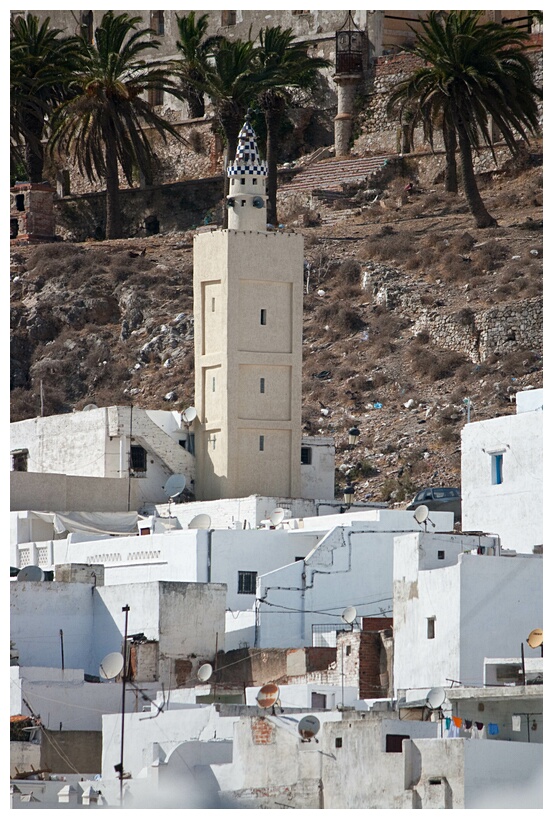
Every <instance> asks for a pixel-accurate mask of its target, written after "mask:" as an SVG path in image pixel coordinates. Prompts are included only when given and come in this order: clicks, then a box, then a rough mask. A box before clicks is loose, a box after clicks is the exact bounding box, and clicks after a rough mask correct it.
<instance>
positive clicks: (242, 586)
mask: <svg viewBox="0 0 553 819" xmlns="http://www.w3.org/2000/svg"><path fill="white" fill-rule="evenodd" d="M256 580H257V572H238V594H255V583H256Z"/></svg>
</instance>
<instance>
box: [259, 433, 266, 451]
mask: <svg viewBox="0 0 553 819" xmlns="http://www.w3.org/2000/svg"><path fill="white" fill-rule="evenodd" d="M259 451H260V452H265V436H264V435H260V436H259Z"/></svg>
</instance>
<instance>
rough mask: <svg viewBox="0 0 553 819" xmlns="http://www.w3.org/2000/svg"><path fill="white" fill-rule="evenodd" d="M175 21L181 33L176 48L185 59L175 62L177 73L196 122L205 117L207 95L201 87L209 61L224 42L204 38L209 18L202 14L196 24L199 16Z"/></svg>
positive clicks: (220, 38) (193, 13)
mask: <svg viewBox="0 0 553 819" xmlns="http://www.w3.org/2000/svg"><path fill="white" fill-rule="evenodd" d="M176 18H177V27H178V30H179V39H178V40H177V42H176V46H177V49H178V50H179V52H180V54H181V55H182V56H181V57H180V58H179V59H178V60H175V63H174V70H175V73H176V75H177V76H178V77H179V79H180V83H181V90H182V95H183V97H184V99H185V100H186V102H187V103H188V109H189V114H190V117H191V118H192V119H196V118H199V117H203V116H204V114H205V104H204V94H203V91H201V89H200V85H201V84H203V83H204V81H205V76H206V73H207V68H208V58H209V55H210V54H211V52H212V50H213V48H214V47H215V46H217V45H218V44H219V43H220V42H221V40H222V39H223V38H222V37H215V36H214V37H205V33H206V31H207V27H208V20H209V15H208V14H202V15H201V16H200V17H198V19H197V20H196V12H195V11H191V12H189V13H188V14H187V15H185V16H183V17H179V15H178V14H177V15H176Z"/></svg>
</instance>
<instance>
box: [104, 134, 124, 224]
mask: <svg viewBox="0 0 553 819" xmlns="http://www.w3.org/2000/svg"><path fill="white" fill-rule="evenodd" d="M110 142H111V140H106V239H120V238H121V235H122V221H121V209H120V207H119V167H118V165H117V154H116V152H115V146H112V145H110Z"/></svg>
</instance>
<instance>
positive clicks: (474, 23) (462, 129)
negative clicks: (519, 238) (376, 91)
mask: <svg viewBox="0 0 553 819" xmlns="http://www.w3.org/2000/svg"><path fill="white" fill-rule="evenodd" d="M481 17H482V12H481V11H451V12H449V14H447V15H446V16H445V19H444V18H443V17H442V14H441V13H440V14H438V13H437V12H434V11H432V12H430V14H429V16H428V19H427V20H421V27H422V31H421V32H420V33H417V34H416V39H415V43H414V45H413V48H412V51H413V53H414V54H416V55H417V56H418V57H420V59H421V60H422V62H423V65H421V67H420V68H417V69H415V71H414V72H413V74H412V76H411V77H409V78H408V79H407V80H405V81H404V82H402V83H400V84H399V86H398V88H397V89H396V92H395V94H394V98H395V100H396V101H400V102H402V101H403V104H405V105H408V106H409V105H415V107H416V110H417V111H418V112H419V113H420V116H421V117H422V118H423V120H424V121H425V123H426V126H427V129H429V130H430V132H431V129H432V123H433V121H435V117H436V115H437V113H438V112H441V115H442V117H443V121H444V122H445V123H446V126H447V127H449V128H451V129H454V131H455V135H456V138H457V141H458V145H459V156H460V166H461V179H462V184H463V188H464V192H465V195H466V198H467V202H468V206H469V209H470V212H471V213H472V215H473V217H474V219H475V222H476V225H477V227H491V226H494V225H496V224H497V222H496V220H495V219H494V218H493V217H492V216H491V215H490V214H489V213H488V211H487V210H486V207H485V205H484V203H483V201H482V198H481V196H480V192H479V190H478V186H477V184H476V177H475V174H474V164H473V155H472V151H473V149H474V150H478V149H479V147H481V145H482V144H484V145H486V146H487V147H488V148H490V149H491V151H492V153H493V149H494V148H493V140H492V136H491V131H490V127H489V120H490V119H491V121H492V123H493V124H494V125H495V127H496V128H497V130H498V131H499V133H501V135H502V136H503V139H504V140H505V143H506V144H507V147H508V148H509V150H510V151H511V152H512V153H513V154H514V153H516V152H517V149H518V145H517V139H520V138H521V139H523V140H526V141H527V139H528V134H529V133H530V134H532V133H536V131H537V128H538V108H537V103H536V99H537V98H540V97H541V93H542V92H541V90H540V89H539V88H537V86H536V85H535V83H534V79H533V75H532V64H531V62H530V60H529V59H528V56H527V54H526V50H527V41H528V34H527V33H526V32H523V31H521V30H520V29H515V28H513V27H510V26H502V25H500V24H499V23H493V22H481Z"/></svg>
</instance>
